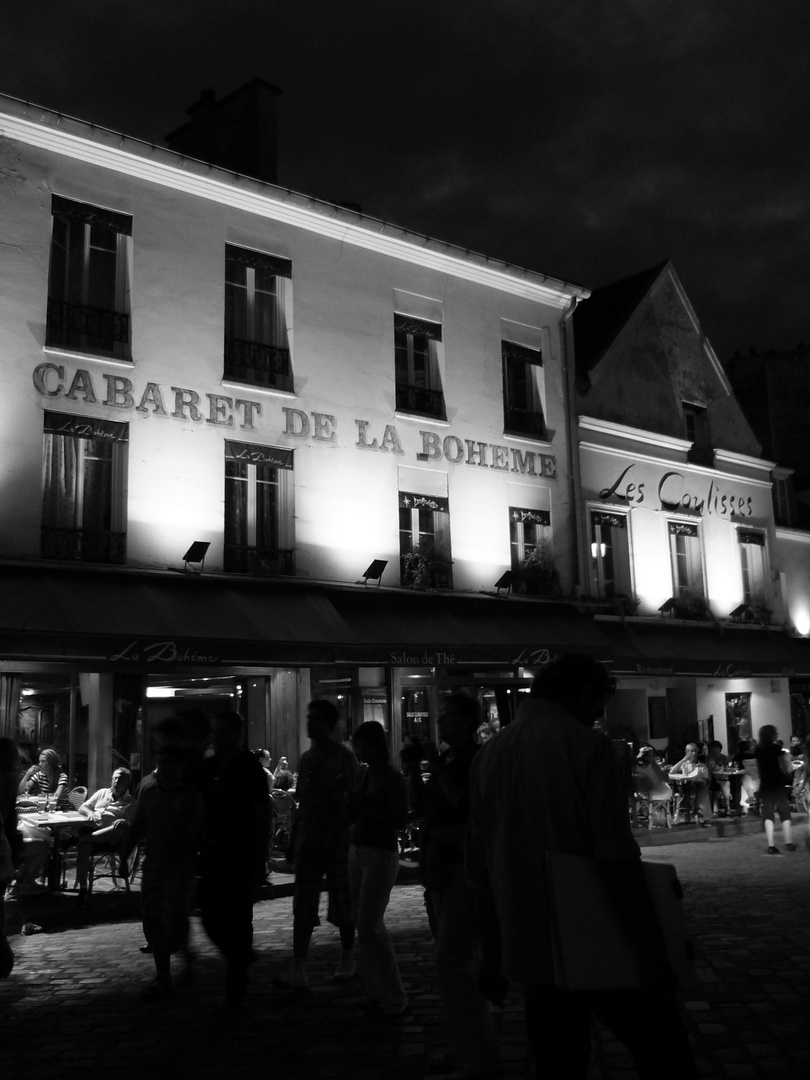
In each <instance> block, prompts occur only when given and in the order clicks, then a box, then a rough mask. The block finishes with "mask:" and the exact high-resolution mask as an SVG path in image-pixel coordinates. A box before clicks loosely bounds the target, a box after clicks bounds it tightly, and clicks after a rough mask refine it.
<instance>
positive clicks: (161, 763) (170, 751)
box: [156, 743, 185, 787]
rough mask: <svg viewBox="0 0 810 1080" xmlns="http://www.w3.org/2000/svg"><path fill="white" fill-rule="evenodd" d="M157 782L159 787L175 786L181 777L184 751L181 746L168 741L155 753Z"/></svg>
mask: <svg viewBox="0 0 810 1080" xmlns="http://www.w3.org/2000/svg"><path fill="white" fill-rule="evenodd" d="M156 760H157V770H158V771H157V775H158V783H159V784H160V786H161V787H176V786H177V785H178V784H179V783H180V782H181V781H182V779H183V766H184V764H185V753H184V752H183V748H182V746H174V745H172V744H171V743H168V744H167V745H166V746H161V747H160V749H159V750H158V752H157V755H156Z"/></svg>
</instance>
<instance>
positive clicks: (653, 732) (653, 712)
mask: <svg viewBox="0 0 810 1080" xmlns="http://www.w3.org/2000/svg"><path fill="white" fill-rule="evenodd" d="M647 725H648V728H649V737H650V738H651V739H666V738H667V736H668V732H667V699H666V698H665V697H651V698H647Z"/></svg>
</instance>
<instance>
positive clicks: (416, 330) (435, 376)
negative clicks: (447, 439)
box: [394, 315, 445, 420]
mask: <svg viewBox="0 0 810 1080" xmlns="http://www.w3.org/2000/svg"><path fill="white" fill-rule="evenodd" d="M441 341H442V327H441V323H434V322H427V321H426V320H424V319H416V318H411V316H409V315H394V369H395V379H396V408H397V410H398V411H399V412H407V413H416V414H417V415H418V416H433V417H436V418H438V419H440V420H443V419H444V417H445V412H444V394H443V393H442V383H441V375H440V373H439V350H440V348H441Z"/></svg>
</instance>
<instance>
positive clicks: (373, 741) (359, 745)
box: [352, 720, 391, 765]
mask: <svg viewBox="0 0 810 1080" xmlns="http://www.w3.org/2000/svg"><path fill="white" fill-rule="evenodd" d="M352 742H353V743H354V750H355V753H356V754H357V756H358V758H359V759H360V761H364V762H366V764H367V765H373V764H374V763H375V762H380V761H390V760H391V751H390V750H389V749H388V739H387V737H386V734H385V728H384V727H383V726H382V724H380V723H378V721H376V720H366V722H365V723H364V724H361V725H360V727H359V728H358V729H357V731H355V733H354V735H353V736H352Z"/></svg>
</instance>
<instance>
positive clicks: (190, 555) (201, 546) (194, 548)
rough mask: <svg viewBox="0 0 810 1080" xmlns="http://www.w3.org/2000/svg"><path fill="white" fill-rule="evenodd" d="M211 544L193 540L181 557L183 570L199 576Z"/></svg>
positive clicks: (206, 541)
mask: <svg viewBox="0 0 810 1080" xmlns="http://www.w3.org/2000/svg"><path fill="white" fill-rule="evenodd" d="M210 547H211V543H210V541H208V540H195V541H194V543H193V544H192V545H191V547H190V548H189V549H188V551H187V552H186V553H185V555H184V556H183V569H184V570H186V571H188V573H190V574H201V573H202V571H203V567H204V566H205V556H206V555H207V554H208V549H209V548H210Z"/></svg>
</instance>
